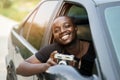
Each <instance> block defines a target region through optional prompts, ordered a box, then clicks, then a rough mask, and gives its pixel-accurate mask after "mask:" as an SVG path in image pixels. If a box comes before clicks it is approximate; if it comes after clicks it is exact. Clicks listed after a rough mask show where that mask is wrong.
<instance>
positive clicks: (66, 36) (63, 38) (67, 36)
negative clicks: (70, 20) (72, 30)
mask: <svg viewBox="0 0 120 80" xmlns="http://www.w3.org/2000/svg"><path fill="white" fill-rule="evenodd" d="M69 36H70V34H65V35H63V36H62V37H61V39H62V40H63V41H65V40H67V39H69Z"/></svg>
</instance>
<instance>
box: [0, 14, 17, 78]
mask: <svg viewBox="0 0 120 80" xmlns="http://www.w3.org/2000/svg"><path fill="white" fill-rule="evenodd" d="M15 24H18V23H17V22H16V21H14V20H11V19H9V18H7V17H4V16H2V15H0V80H6V64H5V56H6V55H7V54H8V49H7V44H8V37H9V34H10V30H11V29H12V27H13V25H15Z"/></svg>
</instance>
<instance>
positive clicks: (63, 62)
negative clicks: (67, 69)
mask: <svg viewBox="0 0 120 80" xmlns="http://www.w3.org/2000/svg"><path fill="white" fill-rule="evenodd" d="M59 64H60V65H67V63H66V61H60V62H59Z"/></svg>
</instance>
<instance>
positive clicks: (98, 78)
mask: <svg viewBox="0 0 120 80" xmlns="http://www.w3.org/2000/svg"><path fill="white" fill-rule="evenodd" d="M23 5H24V4H23ZM62 15H67V16H70V17H72V18H73V20H74V21H75V24H76V25H77V27H78V29H79V30H78V37H79V38H81V39H84V40H90V41H92V42H93V44H94V48H95V52H96V55H97V56H96V59H95V64H94V69H93V76H94V78H95V80H120V0H42V1H40V3H39V4H38V5H37V6H36V8H35V9H34V10H33V11H32V12H31V13H30V14H29V15H28V16H27V17H26V18H25V20H24V21H22V22H21V23H20V24H19V25H17V26H14V27H13V29H12V30H11V34H10V37H9V42H8V43H9V44H8V49H9V54H8V55H7V56H6V66H7V67H6V69H7V78H6V79H7V80H38V79H39V80H56V79H55V77H57V78H58V79H59V80H84V79H80V76H79V73H77V71H76V70H75V69H74V68H72V67H70V66H59V65H57V66H54V67H53V68H50V69H49V70H48V72H46V73H43V74H41V75H37V76H36V75H33V76H30V77H23V76H19V75H17V74H16V71H15V70H16V67H17V66H18V65H19V64H20V63H21V62H22V61H23V60H24V59H26V58H28V57H29V56H31V55H33V54H35V53H36V52H37V51H38V50H39V49H40V48H41V47H43V46H45V45H48V44H51V43H52V42H53V41H54V40H53V36H52V34H51V33H52V32H51V24H52V22H53V20H54V19H55V18H56V17H57V16H62ZM68 69H69V70H68ZM59 70H61V71H59ZM69 71H70V73H68V72H69ZM63 73H64V74H63Z"/></svg>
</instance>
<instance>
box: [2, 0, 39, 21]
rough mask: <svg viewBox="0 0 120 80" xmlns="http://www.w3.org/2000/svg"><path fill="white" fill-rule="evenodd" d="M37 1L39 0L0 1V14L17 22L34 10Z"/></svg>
mask: <svg viewBox="0 0 120 80" xmlns="http://www.w3.org/2000/svg"><path fill="white" fill-rule="evenodd" d="M39 1H40V0H0V14H1V15H4V16H6V17H9V18H11V19H13V20H16V21H18V22H19V21H21V20H22V19H23V18H24V17H25V16H26V15H27V14H28V13H29V12H30V11H31V10H33V9H34V8H35V6H36V4H38V2H39ZM5 2H6V3H5ZM3 5H4V6H3Z"/></svg>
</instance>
